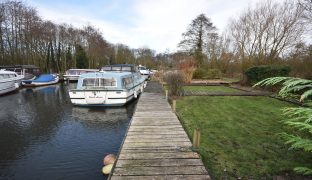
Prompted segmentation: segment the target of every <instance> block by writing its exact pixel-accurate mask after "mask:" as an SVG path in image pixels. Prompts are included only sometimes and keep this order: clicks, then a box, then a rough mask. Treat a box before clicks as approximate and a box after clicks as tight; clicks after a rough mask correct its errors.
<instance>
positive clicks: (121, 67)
mask: <svg viewBox="0 0 312 180" xmlns="http://www.w3.org/2000/svg"><path fill="white" fill-rule="evenodd" d="M101 70H102V71H124V72H135V71H136V66H135V65H133V64H111V65H106V66H103V67H102V68H101Z"/></svg>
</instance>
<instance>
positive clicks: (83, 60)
mask: <svg viewBox="0 0 312 180" xmlns="http://www.w3.org/2000/svg"><path fill="white" fill-rule="evenodd" d="M75 57H76V67H77V68H79V69H84V68H88V57H87V54H86V51H85V50H84V49H83V47H82V46H81V45H79V44H77V45H76V54H75Z"/></svg>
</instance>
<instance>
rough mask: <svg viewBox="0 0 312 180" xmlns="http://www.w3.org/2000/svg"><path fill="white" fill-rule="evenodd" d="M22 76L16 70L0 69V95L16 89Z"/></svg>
mask: <svg viewBox="0 0 312 180" xmlns="http://www.w3.org/2000/svg"><path fill="white" fill-rule="evenodd" d="M23 78H24V76H23V75H18V74H17V73H16V72H13V71H6V70H0V95H2V94H5V93H8V92H11V91H14V90H16V89H18V88H19V86H20V84H21V80H22V79H23Z"/></svg>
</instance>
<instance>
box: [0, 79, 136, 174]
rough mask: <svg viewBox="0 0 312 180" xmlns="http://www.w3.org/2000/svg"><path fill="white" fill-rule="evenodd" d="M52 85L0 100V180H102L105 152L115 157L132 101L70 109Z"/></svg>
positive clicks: (62, 91) (61, 89) (62, 90)
mask: <svg viewBox="0 0 312 180" xmlns="http://www.w3.org/2000/svg"><path fill="white" fill-rule="evenodd" d="M73 86H74V85H71V86H65V85H52V86H47V87H38V88H31V89H22V90H20V92H19V93H15V94H9V95H7V96H2V97H0V143H1V148H0V178H4V179H8V178H13V179H103V176H102V174H101V173H100V169H101V167H102V158H103V155H104V154H105V153H117V152H118V149H119V147H120V144H121V141H122V139H123V137H124V135H125V132H126V129H127V126H128V123H129V120H130V118H131V116H132V113H133V109H134V107H135V102H133V103H130V104H128V105H127V106H125V107H121V108H101V107H96V108H81V107H73V106H72V105H71V103H70V100H69V97H68V88H72V87H73Z"/></svg>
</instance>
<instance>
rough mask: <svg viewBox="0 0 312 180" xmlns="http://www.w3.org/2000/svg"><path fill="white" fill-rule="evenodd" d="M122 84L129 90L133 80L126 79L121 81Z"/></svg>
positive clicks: (130, 78)
mask: <svg viewBox="0 0 312 180" xmlns="http://www.w3.org/2000/svg"><path fill="white" fill-rule="evenodd" d="M122 81H123V82H122V83H123V85H124V87H125V88H131V87H132V86H133V79H132V77H126V78H123V79H122Z"/></svg>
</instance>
